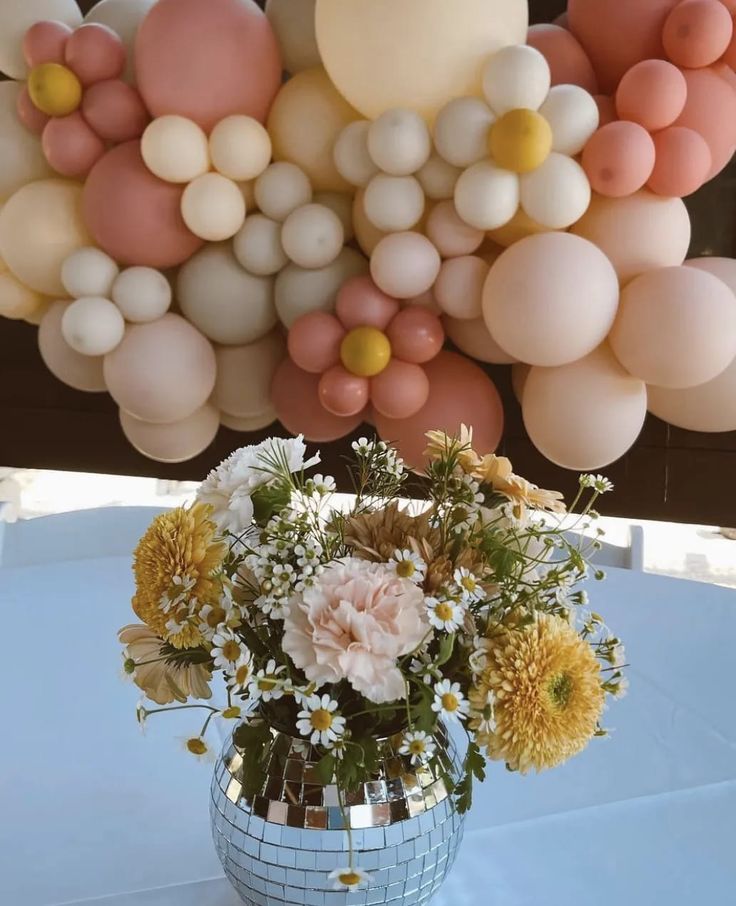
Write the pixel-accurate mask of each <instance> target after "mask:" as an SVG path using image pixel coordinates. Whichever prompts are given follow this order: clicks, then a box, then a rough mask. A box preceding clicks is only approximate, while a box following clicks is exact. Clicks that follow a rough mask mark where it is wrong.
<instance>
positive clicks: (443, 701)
mask: <svg viewBox="0 0 736 906" xmlns="http://www.w3.org/2000/svg"><path fill="white" fill-rule="evenodd" d="M432 710H433V711H436V712H437V713H438V714H439V715H440V716H441V717H444V718H445V720H453V721H458V720H465V719H466V717H467V716H468V711H469V710H470V704H469V702H468V700H467V699H466V698H465V696H464V695H463V693H462V689H461V688H460V683H452V682H450V680H448V679H445V680H442V682H441V683H435V687H434V701H433V702H432Z"/></svg>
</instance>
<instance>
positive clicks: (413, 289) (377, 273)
mask: <svg viewBox="0 0 736 906" xmlns="http://www.w3.org/2000/svg"><path fill="white" fill-rule="evenodd" d="M441 265H442V259H441V258H440V253H439V252H438V251H437V249H436V248H435V247H434V245H432V243H431V242H430V241H429V239H427V237H426V236H423V235H422V234H421V233H414V232H405V233H391V234H390V235H389V236H384V238H383V239H382V240H381V241H380V242H379V243H378V245H377V246H376V247H375V249H374V250H373V254H372V255H371V277H373V280H374V282H375V284H376V286H378V288H379V289H381V290H383V292H385V293H386V294H387V295H389V296H393V297H394V298H395V299H412V298H414V296H421V295H422V293H425V292H427V290H429V289H431V288H432V286H433V285H434V282H435V280H436V279H437V275H438V274H439V272H440V267H441Z"/></svg>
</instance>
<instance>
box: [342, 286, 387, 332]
mask: <svg viewBox="0 0 736 906" xmlns="http://www.w3.org/2000/svg"><path fill="white" fill-rule="evenodd" d="M400 307H401V306H400V305H399V303H398V302H397V301H396V299H393V298H391V296H387V295H386V293H384V292H383V291H382V290H380V289H379V288H378V287H377V286H376V284H375V283H374V282H373V280H371V278H370V277H369V276H368V275H367V274H366V275H363V276H359V277H351V278H350V280H347V281H346V282H345V283H343V285H342V287H341V289H340V292H339V293H338V294H337V305H336V308H335V311H336V314H337V317H338V318H339V319H340V321H341V323H342V325H343V327H345V328H346V329H347V330H352V329H353V328H354V327H375V328H377V329H378V330H385V329H386V328H387V327H388V325H389V322H390V321H391V319H392V318H394V317H395V316H396V315H397V314H398V312H399V309H400Z"/></svg>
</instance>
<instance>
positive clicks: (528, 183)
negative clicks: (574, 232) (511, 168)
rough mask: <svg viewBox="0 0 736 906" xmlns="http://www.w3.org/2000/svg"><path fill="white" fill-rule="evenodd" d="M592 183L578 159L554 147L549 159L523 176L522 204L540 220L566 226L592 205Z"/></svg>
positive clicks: (559, 227) (558, 227)
mask: <svg viewBox="0 0 736 906" xmlns="http://www.w3.org/2000/svg"><path fill="white" fill-rule="evenodd" d="M590 197H591V192H590V183H589V182H588V177H587V176H586V174H585V170H583V168H582V167H581V166H580V164H579V163H578V162H577V161H574V160H573V159H572V158H571V157H567V156H566V155H565V154H558V153H557V152H555V151H553V152H552V154H550V156H549V157H548V158H547V160H546V161H545V162H544V163H543V164H542V165H541V167H537V169H536V170H533V171H532V172H531V173H525V174H524V175H523V176H522V177H521V207H522V208H523V209H524V212H525V213H526V214H527V215H528V216H529V217H531V218H532V220H534V221H535V222H536V223H538V224H540V225H541V226H543V227H547V228H548V229H550V230H564V229H567V227H569V226H572V224H573V223H576V222H577V221H578V220H580V218H581V217H582V216H583V214H584V213H585V212H586V211H587V210H588V207H589V205H590Z"/></svg>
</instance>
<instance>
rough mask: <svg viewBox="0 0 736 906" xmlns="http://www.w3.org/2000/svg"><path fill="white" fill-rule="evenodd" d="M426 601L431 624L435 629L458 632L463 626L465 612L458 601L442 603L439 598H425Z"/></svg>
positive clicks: (444, 601)
mask: <svg viewBox="0 0 736 906" xmlns="http://www.w3.org/2000/svg"><path fill="white" fill-rule="evenodd" d="M424 601H425V604H426V605H427V613H428V614H429V622H430V623H431V624H432V625H433V626H434V627H435V629H443V630H444V631H445V632H456V631H457V630H458V629H459V628H460V627H461V626H462V625H463V618H464V617H465V610H464V608H463V607H462V606H461V605H460V604H459V603H458V602H457V601H452V600H442V601H440V600H438V599H437V598H425V599H424Z"/></svg>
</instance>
